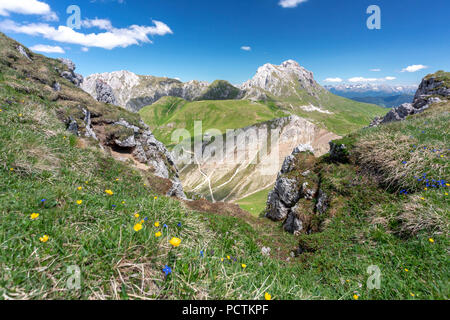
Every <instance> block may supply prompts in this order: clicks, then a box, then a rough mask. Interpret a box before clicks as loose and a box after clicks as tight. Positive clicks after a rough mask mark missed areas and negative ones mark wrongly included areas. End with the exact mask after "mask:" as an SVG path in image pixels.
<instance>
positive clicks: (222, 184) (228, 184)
mask: <svg viewBox="0 0 450 320" xmlns="http://www.w3.org/2000/svg"><path fill="white" fill-rule="evenodd" d="M228 135H229V137H231V136H234V139H230V138H228V139H227V135H223V136H216V137H214V139H213V137H212V136H208V135H206V137H205V140H207V142H203V144H202V145H201V146H198V148H197V150H200V152H199V153H196V154H195V157H194V163H187V164H185V159H184V158H183V155H185V154H181V153H176V155H175V162H176V163H177V165H178V166H179V168H180V177H181V181H182V182H183V186H184V187H185V189H186V190H187V191H189V192H192V193H199V194H202V195H205V196H207V197H208V198H209V199H211V200H215V201H235V200H238V199H241V198H244V197H246V196H248V195H251V194H253V193H255V192H258V191H259V190H263V189H267V188H268V187H270V186H271V185H273V183H274V181H275V179H276V177H277V173H278V171H279V167H280V166H281V164H282V161H283V159H284V158H285V157H286V156H287V155H289V154H290V153H291V151H292V149H293V148H295V147H297V146H298V145H300V144H304V145H307V146H309V148H310V150H312V152H313V153H314V154H315V155H316V156H320V155H322V154H324V153H326V152H327V150H328V141H330V140H332V139H335V138H337V137H338V136H337V135H335V134H333V133H330V132H328V131H326V130H324V129H321V128H319V127H317V126H316V125H314V124H313V123H311V122H309V121H307V120H305V119H303V118H300V117H298V116H289V117H285V118H279V119H274V120H271V121H267V122H263V123H259V124H257V125H252V126H248V127H245V128H242V129H237V130H232V131H229V132H228ZM206 138H207V139H206ZM210 141H213V142H210ZM230 142H231V144H230ZM227 143H228V144H227ZM186 149H188V150H189V149H190V144H189V143H188V145H187V146H186ZM194 150H195V146H194Z"/></svg>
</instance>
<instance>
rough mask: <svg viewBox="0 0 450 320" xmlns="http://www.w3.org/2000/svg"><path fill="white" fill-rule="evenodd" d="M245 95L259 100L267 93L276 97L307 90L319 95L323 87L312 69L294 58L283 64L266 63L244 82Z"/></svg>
mask: <svg viewBox="0 0 450 320" xmlns="http://www.w3.org/2000/svg"><path fill="white" fill-rule="evenodd" d="M241 89H242V90H245V91H246V94H245V97H246V98H249V99H256V100H259V99H261V98H263V97H264V96H267V95H273V96H275V97H290V96H298V95H299V92H298V91H303V90H306V91H307V93H308V94H310V95H312V96H314V97H317V96H318V93H319V92H320V91H321V90H323V88H322V87H321V86H320V85H319V84H318V83H317V82H316V81H315V80H314V75H313V73H312V72H311V71H308V70H306V69H305V68H303V67H302V66H301V65H300V64H299V63H298V62H296V61H294V60H286V61H284V62H283V63H282V64H281V65H273V64H270V63H266V64H265V65H263V66H261V67H259V68H258V70H257V72H256V74H255V76H254V77H253V78H252V79H250V80H248V81H247V82H245V83H243V84H242V86H241Z"/></svg>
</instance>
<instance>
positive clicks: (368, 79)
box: [348, 77, 379, 82]
mask: <svg viewBox="0 0 450 320" xmlns="http://www.w3.org/2000/svg"><path fill="white" fill-rule="evenodd" d="M378 80H379V79H377V78H364V77H354V78H350V79H348V81H349V82H375V81H378Z"/></svg>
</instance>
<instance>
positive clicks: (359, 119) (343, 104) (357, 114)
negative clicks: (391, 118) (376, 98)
mask: <svg viewBox="0 0 450 320" xmlns="http://www.w3.org/2000/svg"><path fill="white" fill-rule="evenodd" d="M309 100H311V98H310V99H309ZM309 100H306V102H305V101H302V102H299V101H296V100H295V99H290V100H289V99H288V100H285V101H283V100H282V101H280V102H277V104H278V105H280V106H281V107H282V108H283V109H286V110H289V111H291V112H294V113H295V114H297V115H298V116H300V117H304V118H306V119H311V120H312V121H313V122H315V123H317V124H320V125H322V126H323V127H325V128H327V129H328V130H329V131H331V132H334V133H336V134H338V135H346V134H348V133H350V132H353V131H355V130H358V129H360V128H362V127H364V126H367V125H368V124H369V123H370V121H372V119H373V118H374V117H376V116H382V115H385V114H386V113H387V111H388V110H386V109H385V108H382V107H380V106H376V105H373V104H368V103H362V102H358V101H354V100H350V99H347V98H343V97H339V96H336V95H334V94H332V93H330V92H325V93H321V94H320V103H318V102H317V101H316V100H315V99H312V101H309ZM309 103H312V104H313V105H315V106H317V105H322V106H323V107H322V108H323V109H326V110H328V111H330V112H332V113H333V114H326V113H321V112H317V111H314V112H307V111H304V110H302V109H301V108H299V106H302V105H307V104H309ZM291 105H292V106H293V109H292V108H291Z"/></svg>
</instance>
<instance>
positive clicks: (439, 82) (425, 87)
mask: <svg viewBox="0 0 450 320" xmlns="http://www.w3.org/2000/svg"><path fill="white" fill-rule="evenodd" d="M449 79H450V76H449V73H448V72H444V71H438V72H436V73H434V74H430V75H428V76H427V77H425V78H424V79H423V80H422V82H421V83H420V85H419V88H418V89H417V91H416V94H415V96H414V101H413V103H404V104H402V105H400V106H398V107H395V108H393V109H392V110H391V111H389V112H388V113H387V114H386V116H384V117H376V118H375V119H374V120H373V121H372V123H371V124H370V126H371V127H373V126H377V125H379V124H382V123H388V122H392V121H400V120H404V119H405V118H406V117H407V116H409V115H413V114H417V113H421V112H423V111H425V110H426V109H428V108H429V106H430V104H432V103H439V102H445V101H447V100H448V99H449V97H450V85H449V82H450V80H449Z"/></svg>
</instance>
